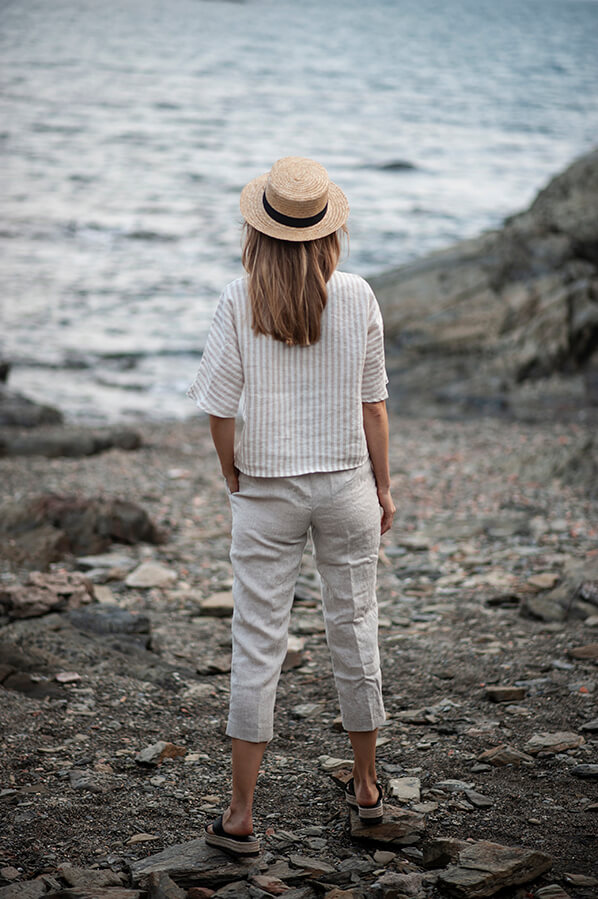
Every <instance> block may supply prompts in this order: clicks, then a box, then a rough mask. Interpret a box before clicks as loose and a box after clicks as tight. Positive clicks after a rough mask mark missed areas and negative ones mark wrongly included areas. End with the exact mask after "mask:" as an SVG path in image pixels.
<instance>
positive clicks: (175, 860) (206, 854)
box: [130, 837, 252, 887]
mask: <svg viewBox="0 0 598 899" xmlns="http://www.w3.org/2000/svg"><path fill="white" fill-rule="evenodd" d="M251 868H252V864H250V862H249V860H243V861H234V860H232V859H229V858H228V857H227V856H226V855H224V853H222V852H220V851H219V850H218V849H213V848H212V847H210V846H208V845H206V842H205V840H204V839H203V837H200V838H198V839H195V840H190V841H189V842H188V843H175V844H174V845H173V846H169V847H168V848H167V849H164V850H163V851H162V852H158V853H156V854H155V855H150V856H148V857H147V858H142V859H139V860H138V861H135V862H133V863H132V864H131V866H130V871H131V877H132V879H133V884H134V885H135V886H137V885H138V884H139V883H140V880H141V878H142V877H143V876H144V875H147V874H152V873H160V872H161V871H164V872H165V873H166V874H168V875H169V876H170V877H171V878H172V879H173V880H175V881H176V882H177V883H178V884H179V885H180V886H194V885H196V883H197V880H201V883H202V885H205V886H208V887H218V886H222V885H223V884H228V883H231V881H233V880H236V879H239V878H244V877H246V876H247V871H248V870H251ZM193 881H195V883H194V882H193Z"/></svg>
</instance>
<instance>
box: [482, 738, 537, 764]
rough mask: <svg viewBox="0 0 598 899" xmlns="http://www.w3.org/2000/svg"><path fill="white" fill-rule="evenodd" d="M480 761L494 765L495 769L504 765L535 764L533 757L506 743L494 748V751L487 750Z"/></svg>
mask: <svg viewBox="0 0 598 899" xmlns="http://www.w3.org/2000/svg"><path fill="white" fill-rule="evenodd" d="M478 761H479V762H488V764H490V765H494V767H501V766H503V765H517V766H518V765H532V764H533V763H534V759H533V758H532V757H531V755H528V754H527V753H526V752H521V751H520V750H519V749H515V747H514V746H509V745H508V744H506V743H501V744H499V745H498V746H493V747H492V749H486V750H485V751H484V752H482V754H481V755H479V756H478Z"/></svg>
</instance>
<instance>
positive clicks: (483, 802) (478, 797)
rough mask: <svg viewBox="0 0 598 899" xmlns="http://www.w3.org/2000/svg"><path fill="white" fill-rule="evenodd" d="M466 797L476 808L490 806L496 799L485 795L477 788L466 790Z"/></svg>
mask: <svg viewBox="0 0 598 899" xmlns="http://www.w3.org/2000/svg"><path fill="white" fill-rule="evenodd" d="M465 798H466V799H467V801H468V802H470V803H471V804H472V805H474V806H475V807H476V808H490V806H491V805H494V799H490V797H489V796H484V795H483V793H477V792H476V791H475V790H465Z"/></svg>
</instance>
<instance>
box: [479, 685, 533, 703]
mask: <svg viewBox="0 0 598 899" xmlns="http://www.w3.org/2000/svg"><path fill="white" fill-rule="evenodd" d="M486 696H487V698H488V699H490V700H491V701H492V702H516V701H517V700H518V699H525V687H508V686H490V687H486Z"/></svg>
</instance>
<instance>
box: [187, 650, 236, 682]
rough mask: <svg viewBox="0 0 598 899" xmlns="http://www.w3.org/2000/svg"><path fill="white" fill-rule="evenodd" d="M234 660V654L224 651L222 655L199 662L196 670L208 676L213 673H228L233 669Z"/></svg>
mask: <svg viewBox="0 0 598 899" xmlns="http://www.w3.org/2000/svg"><path fill="white" fill-rule="evenodd" d="M232 661H233V657H232V654H231V653H230V652H223V653H221V654H220V655H217V656H212V658H209V659H204V660H203V661H201V662H199V664H198V665H197V666H196V668H195V670H196V671H197V673H198V674H203V675H206V676H207V675H211V674H228V673H229V671H230V670H231V665H232ZM210 689H211V688H210Z"/></svg>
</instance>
